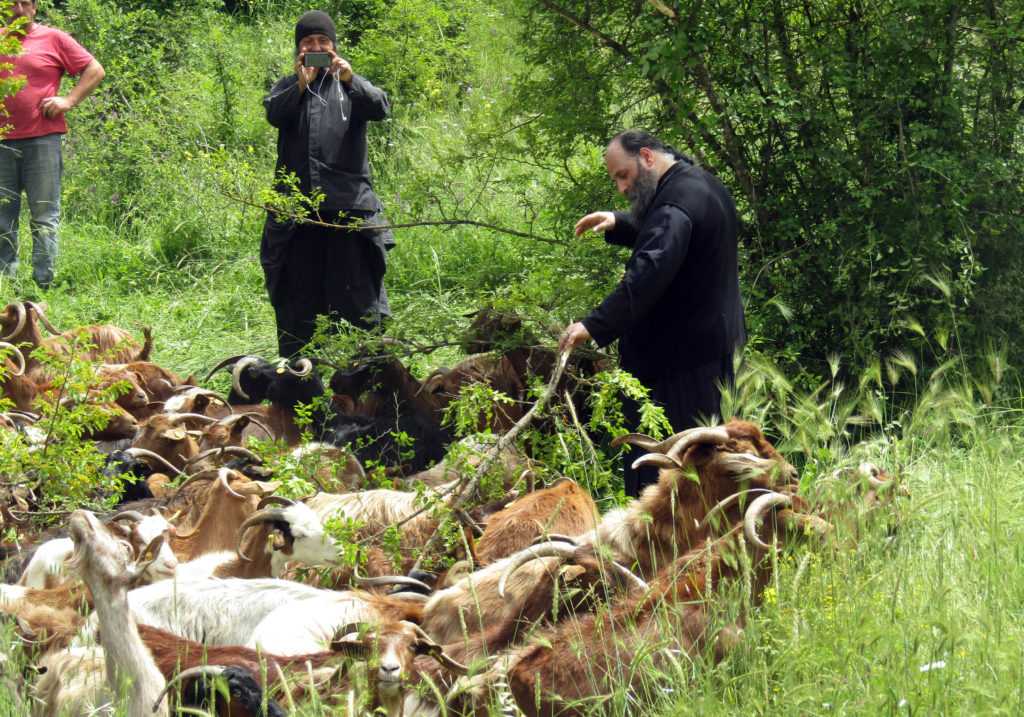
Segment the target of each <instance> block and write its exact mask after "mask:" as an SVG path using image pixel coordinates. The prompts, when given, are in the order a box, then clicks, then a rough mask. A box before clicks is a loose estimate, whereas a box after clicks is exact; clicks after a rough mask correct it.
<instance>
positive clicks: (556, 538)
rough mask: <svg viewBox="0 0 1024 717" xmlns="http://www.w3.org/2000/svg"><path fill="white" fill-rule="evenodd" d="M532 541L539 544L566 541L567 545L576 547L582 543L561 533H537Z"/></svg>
mask: <svg viewBox="0 0 1024 717" xmlns="http://www.w3.org/2000/svg"><path fill="white" fill-rule="evenodd" d="M538 522H539V521H538ZM532 543H533V545H541V544H543V543H568V544H569V545H575V546H576V547H579V546H580V545H582V543H581V542H579V541H578V540H577V539H576V538H575V537H574V536H572V535H562V534H561V533H547V534H543V535H538V536H537V537H536V538H534V539H533V541H532Z"/></svg>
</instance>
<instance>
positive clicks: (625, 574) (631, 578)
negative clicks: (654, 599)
mask: <svg viewBox="0 0 1024 717" xmlns="http://www.w3.org/2000/svg"><path fill="white" fill-rule="evenodd" d="M612 567H614V568H615V572H616V574H617V575H618V576H619V577H620V578H621V579H622V580H623V581H625V582H626V583H627V584H631V585H632V586H633V587H635V588H639V589H640V590H647V582H646V581H645V580H644V579H643V578H641V577H640V576H639V575H637V574H636V573H634V572H633V571H632V570H630V569H629V568H627V567H626V566H625V565H622V564H621V563H618V562H616V561H614V560H613V561H612Z"/></svg>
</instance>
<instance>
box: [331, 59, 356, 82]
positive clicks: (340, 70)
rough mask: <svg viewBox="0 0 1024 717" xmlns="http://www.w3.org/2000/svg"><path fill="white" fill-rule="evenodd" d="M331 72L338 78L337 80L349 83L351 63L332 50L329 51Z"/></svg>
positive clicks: (350, 79)
mask: <svg viewBox="0 0 1024 717" xmlns="http://www.w3.org/2000/svg"><path fill="white" fill-rule="evenodd" d="M331 58H332V59H331V74H332V75H334V76H335V77H337V78H338V80H339V81H341V82H344V83H346V84H347V83H349V82H351V81H352V65H350V64H348V60H346V59H345V58H343V57H338V56H337V55H335V54H334V53H333V52H332V53H331Z"/></svg>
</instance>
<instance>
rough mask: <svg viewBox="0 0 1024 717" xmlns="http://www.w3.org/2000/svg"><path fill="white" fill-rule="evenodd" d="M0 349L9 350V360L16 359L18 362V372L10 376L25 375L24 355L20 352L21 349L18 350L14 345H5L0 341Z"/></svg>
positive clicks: (4, 342) (5, 343)
mask: <svg viewBox="0 0 1024 717" xmlns="http://www.w3.org/2000/svg"><path fill="white" fill-rule="evenodd" d="M0 347H3V348H9V349H10V350H11V358H17V359H18V361H17V363H18V364H19V366H18V370H17V371H14V372H13V373H12V374H11V375H12V376H21V375H22V374H24V373H25V354H23V353H22V352H21V349H19V348H18V347H17V346H15V345H14V344H9V343H7V342H6V341H0Z"/></svg>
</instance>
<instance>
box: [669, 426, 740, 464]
mask: <svg viewBox="0 0 1024 717" xmlns="http://www.w3.org/2000/svg"><path fill="white" fill-rule="evenodd" d="M728 440H729V431H727V430H726V429H725V428H722V427H721V426H716V427H715V428H706V427H699V428H691V429H690V430H688V431H683V435H682V436H681V437H680V440H679V441H677V442H676V443H675V444H673V446H672V447H671V448H670V449H669V450H668V452H667V453H666V454H665V455H667V456H668V457H669V458H671V459H672V460H673V461H675V462H676V464H677V465H678V464H679V463H680V461H681V460H682V458H683V456H684V455H685V454H686V451H688V450H689V449H690V446H695V445H697V444H699V443H712V444H714V445H721V444H723V443H726V442H727V441H728Z"/></svg>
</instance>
